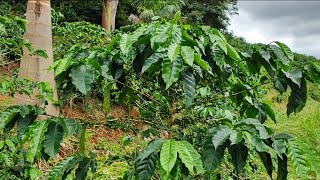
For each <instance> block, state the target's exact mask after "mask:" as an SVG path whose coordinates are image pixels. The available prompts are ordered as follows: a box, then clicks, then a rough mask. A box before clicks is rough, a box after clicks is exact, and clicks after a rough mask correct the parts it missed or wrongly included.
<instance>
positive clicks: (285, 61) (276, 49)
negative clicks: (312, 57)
mask: <svg viewBox="0 0 320 180" xmlns="http://www.w3.org/2000/svg"><path fill="white" fill-rule="evenodd" d="M271 48H272V50H273V52H274V54H275V55H276V56H277V57H278V58H279V59H280V61H281V62H282V64H283V65H285V67H288V66H289V65H290V61H289V59H288V57H287V56H286V55H285V53H284V52H283V51H282V50H281V49H280V48H279V47H277V46H271Z"/></svg>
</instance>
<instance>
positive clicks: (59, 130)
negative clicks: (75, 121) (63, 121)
mask: <svg viewBox="0 0 320 180" xmlns="http://www.w3.org/2000/svg"><path fill="white" fill-rule="evenodd" d="M63 134H64V132H63V127H62V126H61V125H60V124H58V123H57V122H54V121H52V122H50V123H49V125H48V130H47V132H46V133H45V139H44V140H43V148H44V152H45V153H47V154H48V155H49V156H50V157H52V158H54V157H56V155H57V154H58V152H59V150H60V143H61V142H62V140H63Z"/></svg>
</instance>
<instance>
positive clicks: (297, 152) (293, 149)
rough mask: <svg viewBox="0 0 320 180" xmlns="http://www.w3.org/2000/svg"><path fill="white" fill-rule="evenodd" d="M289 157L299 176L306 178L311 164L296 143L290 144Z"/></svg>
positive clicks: (291, 142)
mask: <svg viewBox="0 0 320 180" xmlns="http://www.w3.org/2000/svg"><path fill="white" fill-rule="evenodd" d="M288 157H289V158H290V160H291V162H292V164H293V166H294V168H295V170H296V173H297V175H298V176H299V177H302V178H306V177H307V176H308V171H309V169H310V168H309V162H308V160H307V158H306V157H305V156H304V152H303V150H302V149H301V148H300V147H299V145H298V143H297V142H296V141H289V142H288Z"/></svg>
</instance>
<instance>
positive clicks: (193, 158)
mask: <svg viewBox="0 0 320 180" xmlns="http://www.w3.org/2000/svg"><path fill="white" fill-rule="evenodd" d="M176 145H177V149H178V154H179V158H180V159H181V161H182V163H183V164H184V165H185V166H186V167H187V168H188V170H189V172H190V173H191V174H201V173H203V172H204V168H203V165H202V161H201V156H200V154H199V153H198V152H197V151H196V150H195V149H194V147H193V146H192V145H191V144H190V143H188V142H187V141H177V142H176Z"/></svg>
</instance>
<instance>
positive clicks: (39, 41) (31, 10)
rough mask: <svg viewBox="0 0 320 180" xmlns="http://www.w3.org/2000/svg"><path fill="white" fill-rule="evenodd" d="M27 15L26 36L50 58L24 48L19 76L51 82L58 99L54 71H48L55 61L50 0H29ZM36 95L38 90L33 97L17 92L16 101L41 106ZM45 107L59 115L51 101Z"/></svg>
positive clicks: (47, 110) (36, 80) (51, 113)
mask: <svg viewBox="0 0 320 180" xmlns="http://www.w3.org/2000/svg"><path fill="white" fill-rule="evenodd" d="M26 17H27V25H26V33H25V34H24V38H25V39H27V40H29V42H30V43H31V44H32V46H33V48H34V49H43V50H45V51H46V53H47V54H48V57H49V58H48V59H45V58H42V57H40V56H36V55H35V56H31V55H30V53H31V52H30V51H29V50H28V49H27V48H24V49H23V57H22V60H21V64H20V70H19V77H20V78H25V79H29V80H32V81H34V82H49V83H50V85H51V87H52V89H53V92H54V99H55V100H58V95H57V91H56V83H55V76H54V72H53V71H49V72H48V71H47V69H48V67H49V66H50V65H51V64H52V63H53V51H52V30H51V28H52V27H51V26H52V25H51V5H50V0H28V5H27V13H26ZM36 95H37V92H36V91H35V92H34V93H33V95H32V96H31V97H29V96H26V95H21V94H16V95H15V97H14V99H15V103H17V104H32V105H39V106H40V105H41V103H40V100H38V99H37V98H36ZM44 108H45V110H46V112H47V114H48V115H51V116H59V110H58V108H57V107H56V106H54V105H53V104H52V103H51V102H49V103H48V105H46V106H45V107H44Z"/></svg>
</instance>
